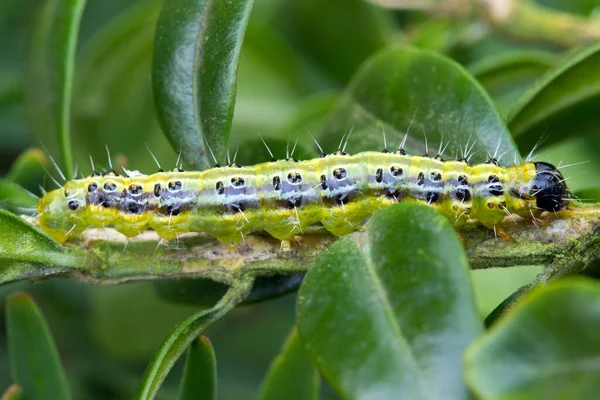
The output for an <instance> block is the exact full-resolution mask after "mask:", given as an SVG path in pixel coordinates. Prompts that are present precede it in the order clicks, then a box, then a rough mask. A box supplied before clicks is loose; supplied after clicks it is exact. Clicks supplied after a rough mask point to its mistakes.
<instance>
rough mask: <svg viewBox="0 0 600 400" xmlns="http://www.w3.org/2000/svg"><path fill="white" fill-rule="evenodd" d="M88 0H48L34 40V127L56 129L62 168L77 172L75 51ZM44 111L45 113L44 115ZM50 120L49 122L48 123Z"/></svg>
mask: <svg viewBox="0 0 600 400" xmlns="http://www.w3.org/2000/svg"><path fill="white" fill-rule="evenodd" d="M85 3H86V0H67V1H58V0H46V1H45V3H44V4H43V6H41V7H40V8H39V10H40V15H39V20H38V23H37V26H36V29H35V30H34V37H33V41H32V46H33V48H32V54H33V62H32V64H33V74H32V75H33V79H31V80H30V84H31V87H30V93H29V97H30V104H31V109H30V113H31V115H32V119H33V118H40V120H41V123H37V122H36V123H35V125H34V130H35V131H36V132H37V135H38V136H39V137H42V138H44V137H46V139H49V138H48V137H47V136H46V135H45V134H44V133H43V131H44V130H48V129H52V131H53V132H54V134H55V138H54V140H52V141H51V143H53V142H54V141H56V142H57V143H58V150H59V151H60V155H61V158H60V164H61V169H62V171H63V173H64V174H65V176H68V177H72V176H73V167H74V165H73V154H72V149H71V102H72V87H73V75H74V70H75V51H76V49H77V39H78V34H79V24H80V22H81V16H82V14H83V10H84V8H85ZM40 114H41V115H40ZM44 124H47V125H44Z"/></svg>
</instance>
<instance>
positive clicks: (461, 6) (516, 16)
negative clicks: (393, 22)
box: [369, 0, 600, 47]
mask: <svg viewBox="0 0 600 400" xmlns="http://www.w3.org/2000/svg"><path fill="white" fill-rule="evenodd" d="M369 1H370V2H371V3H374V4H376V5H378V6H381V7H385V8H391V9H397V10H408V9H418V10H422V11H426V12H428V13H430V14H432V15H434V16H437V17H449V18H454V19H457V20H469V19H471V18H472V17H473V15H476V14H479V15H481V16H482V17H483V18H484V19H485V20H486V21H487V23H488V24H489V25H491V26H492V27H494V28H495V29H497V30H499V31H501V32H503V33H504V34H506V35H508V36H511V37H513V38H515V39H520V40H527V41H543V42H549V43H552V44H555V45H558V46H562V47H573V46H576V45H580V44H589V43H594V42H597V41H598V40H600V20H599V19H597V18H594V17H590V18H586V17H581V16H577V15H573V14H569V13H567V12H562V11H558V10H554V9H552V8H549V7H545V6H543V5H540V4H537V3H535V2H534V1H532V0H452V1H437V0H428V1H416V0H369Z"/></svg>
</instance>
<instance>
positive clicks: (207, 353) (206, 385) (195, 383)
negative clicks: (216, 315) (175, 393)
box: [179, 335, 217, 400]
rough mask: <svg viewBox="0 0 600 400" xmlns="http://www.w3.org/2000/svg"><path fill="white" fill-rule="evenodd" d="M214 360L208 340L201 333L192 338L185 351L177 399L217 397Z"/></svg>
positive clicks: (208, 398)
mask: <svg viewBox="0 0 600 400" xmlns="http://www.w3.org/2000/svg"><path fill="white" fill-rule="evenodd" d="M216 362H217V361H216V360H215V351H214V350H213V347H212V344H211V343H210V340H208V338H207V337H206V336H203V335H202V336H199V337H198V338H197V339H196V340H194V342H193V343H192V344H191V345H190V347H189V348H188V351H187V355H186V360H185V371H184V373H183V381H182V382H181V393H180V394H179V400H194V399H206V400H210V399H216V398H217V371H216V369H217V366H216Z"/></svg>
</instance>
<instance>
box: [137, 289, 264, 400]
mask: <svg viewBox="0 0 600 400" xmlns="http://www.w3.org/2000/svg"><path fill="white" fill-rule="evenodd" d="M252 282H253V280H252V279H251V278H249V277H245V278H241V279H240V280H238V281H237V282H236V283H235V284H234V285H233V286H232V287H231V288H230V289H229V291H228V292H227V293H226V294H225V295H224V296H223V298H222V299H221V301H219V303H217V304H216V305H215V306H214V307H213V308H211V309H208V310H202V311H199V312H197V313H196V314H193V315H192V316H190V317H188V318H187V319H186V320H184V321H183V322H181V323H180V324H179V325H177V327H175V329H173V331H172V332H171V333H170V334H169V336H168V337H167V338H166V340H165V342H164V343H163V344H162V346H161V347H160V348H159V349H158V351H157V352H156V354H155V355H154V359H153V360H152V362H151V363H150V365H149V366H148V368H147V369H146V372H145V374H144V377H143V378H142V381H141V383H140V386H139V387H138V390H137V392H136V394H135V396H134V398H135V399H136V400H142V399H143V400H149V399H153V398H154V396H156V392H158V389H159V388H160V386H161V384H162V383H163V381H164V380H165V378H166V377H167V374H168V373H169V371H170V370H171V368H172V367H173V364H175V362H176V361H177V360H178V359H179V357H180V356H181V354H182V353H183V352H184V351H185V350H186V349H187V348H188V346H189V345H190V344H191V343H192V342H193V341H194V339H195V338H197V337H198V335H200V334H201V333H202V332H204V330H206V328H208V327H209V326H210V325H212V324H213V323H214V322H215V321H217V320H218V319H220V318H221V317H222V316H223V315H225V314H226V313H227V312H229V311H230V310H231V309H232V308H233V307H235V306H236V305H237V304H239V303H240V302H241V301H242V300H243V299H244V298H245V297H246V296H247V295H248V293H249V292H250V290H251V288H252Z"/></svg>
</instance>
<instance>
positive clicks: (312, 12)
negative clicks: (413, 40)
mask: <svg viewBox="0 0 600 400" xmlns="http://www.w3.org/2000/svg"><path fill="white" fill-rule="evenodd" d="M283 14H284V15H283V16H281V17H280V18H281V19H282V20H283V21H285V26H284V27H283V28H284V30H285V31H286V32H287V33H288V36H289V37H290V39H291V41H292V43H294V44H295V45H296V47H297V48H298V49H299V50H300V51H301V52H302V53H303V54H306V55H307V56H308V57H309V59H310V60H312V61H313V62H314V63H315V64H316V65H317V66H318V67H319V68H320V69H321V70H322V71H323V73H324V74H325V75H326V76H327V77H328V78H329V79H331V80H332V81H333V82H335V83H337V84H345V83H346V82H347V81H348V79H350V77H351V76H352V75H353V74H354V73H355V72H356V69H357V68H358V67H359V66H360V64H362V62H363V61H364V60H365V59H366V58H367V57H369V56H370V55H371V54H373V53H374V52H376V51H378V50H380V49H382V48H383V47H385V45H387V44H388V43H389V41H390V40H391V37H392V34H393V32H394V20H393V17H392V15H391V14H390V13H389V11H387V10H383V9H382V8H380V7H376V6H374V5H372V4H368V3H367V2H365V1H361V0H329V1H320V0H303V1H287V6H286V7H285V8H284V12H283ZM307 27H310V29H307ZM334 48H335V51H331V49H334Z"/></svg>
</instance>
